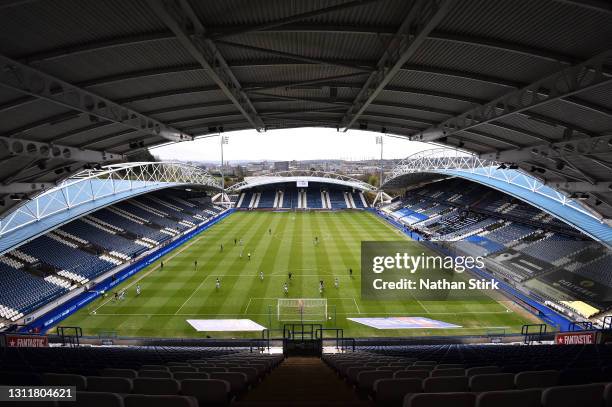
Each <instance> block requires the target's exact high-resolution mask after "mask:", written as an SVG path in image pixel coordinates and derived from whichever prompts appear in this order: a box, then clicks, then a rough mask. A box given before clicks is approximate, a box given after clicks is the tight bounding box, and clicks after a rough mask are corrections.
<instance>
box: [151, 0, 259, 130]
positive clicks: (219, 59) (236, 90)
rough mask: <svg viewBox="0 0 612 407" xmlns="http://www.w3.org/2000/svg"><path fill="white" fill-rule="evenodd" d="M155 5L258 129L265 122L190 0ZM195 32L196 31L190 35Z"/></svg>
mask: <svg viewBox="0 0 612 407" xmlns="http://www.w3.org/2000/svg"><path fill="white" fill-rule="evenodd" d="M148 3H149V4H150V6H151V8H152V9H153V11H154V12H155V14H157V16H158V17H159V18H160V19H161V20H162V21H163V22H164V24H165V25H166V26H167V27H168V28H169V29H170V30H171V31H172V32H173V33H174V35H175V36H176V38H177V39H178V41H179V42H180V43H181V45H182V46H183V47H184V48H185V49H186V50H187V52H189V54H191V56H192V57H193V58H194V59H195V60H196V61H198V63H199V64H200V65H201V66H202V67H203V68H204V69H205V70H206V73H207V74H208V75H209V76H210V78H211V79H212V80H213V81H214V82H215V83H216V84H217V85H218V86H219V88H221V91H223V93H224V94H225V95H226V96H227V97H228V98H229V99H230V100H231V101H232V103H233V104H234V105H235V106H236V107H237V108H238V110H239V111H240V113H242V115H243V116H244V117H245V118H246V119H247V121H248V122H249V123H251V125H252V126H253V128H255V129H256V130H257V131H260V130H262V129H263V127H264V124H263V121H262V120H261V118H260V117H259V115H258V114H257V110H256V109H255V107H254V106H253V104H252V103H251V101H250V99H249V97H248V96H247V95H246V93H245V92H243V90H242V87H241V85H240V83H239V82H238V79H236V77H235V76H234V74H233V73H232V71H231V69H230V68H229V66H228V64H227V62H226V61H225V59H224V58H223V56H222V55H221V54H220V53H219V50H218V49H217V47H216V46H215V44H214V43H213V42H212V41H211V40H210V39H206V38H205V36H206V29H205V27H204V26H203V25H202V23H201V22H200V20H199V18H198V16H197V15H196V14H195V12H194V11H193V9H192V8H191V6H190V5H189V2H188V1H187V0H167V1H164V0H149V1H148ZM191 32H195V35H190V33H191Z"/></svg>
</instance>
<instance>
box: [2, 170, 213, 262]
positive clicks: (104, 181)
mask: <svg viewBox="0 0 612 407" xmlns="http://www.w3.org/2000/svg"><path fill="white" fill-rule="evenodd" d="M179 185H199V186H205V187H208V188H211V189H219V190H220V189H221V184H220V183H219V182H218V181H217V180H216V179H215V178H213V177H212V176H211V175H210V174H208V172H206V171H204V170H203V169H201V168H198V167H195V166H191V165H187V164H182V163H174V162H132V163H124V164H112V165H107V166H104V167H101V169H99V170H84V171H81V172H79V173H77V174H76V175H74V176H73V177H71V178H68V179H66V180H65V181H63V182H62V183H61V184H59V185H57V186H55V187H53V188H51V189H48V190H46V191H43V192H42V193H40V194H39V195H38V196H36V197H35V198H33V199H32V200H31V201H29V202H28V203H26V204H24V205H21V206H19V207H18V208H16V209H15V210H14V211H13V212H11V213H9V214H8V215H6V216H5V217H3V218H1V219H0V238H1V242H0V253H2V252H3V251H5V250H7V249H8V248H10V247H13V246H14V245H15V244H18V243H21V242H22V241H24V240H27V239H31V238H33V237H36V236H39V235H41V234H42V233H45V232H47V231H49V230H52V229H54V228H55V227H57V226H60V225H62V224H64V223H66V222H68V221H70V220H72V219H74V218H76V217H79V216H82V215H84V214H86V213H89V212H92V211H94V210H96V209H99V208H102V207H104V206H107V205H110V204H112V203H114V202H117V201H121V200H124V199H127V198H130V197H133V196H136V195H141V194H143V193H147V192H151V191H155V190H158V189H164V188H168V187H172V186H179ZM26 229H27V230H26Z"/></svg>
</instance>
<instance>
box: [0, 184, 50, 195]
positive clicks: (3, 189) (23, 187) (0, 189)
mask: <svg viewBox="0 0 612 407" xmlns="http://www.w3.org/2000/svg"><path fill="white" fill-rule="evenodd" d="M54 186H55V184H54V183H52V182H33V183H29V182H14V183H12V184H8V185H2V184H0V194H28V193H31V192H37V191H42V190H45V189H51V188H53V187H54Z"/></svg>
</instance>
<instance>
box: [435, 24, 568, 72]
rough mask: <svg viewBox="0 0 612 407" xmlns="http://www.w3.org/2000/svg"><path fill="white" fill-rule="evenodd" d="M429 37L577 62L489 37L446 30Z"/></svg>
mask: <svg viewBox="0 0 612 407" xmlns="http://www.w3.org/2000/svg"><path fill="white" fill-rule="evenodd" d="M429 38H430V39H431V40H436V41H444V42H452V43H456V44H465V45H474V46H479V47H483V48H489V49H496V50H500V51H504V52H512V53H515V54H521V55H527V56H530V57H534V58H539V59H543V60H547V61H551V62H558V63H561V64H566V65H573V64H575V63H576V62H577V61H576V59H575V58H572V57H569V56H567V55H561V54H557V53H553V52H550V51H547V50H543V49H536V48H531V47H528V46H525V45H521V44H514V43H509V42H503V41H499V40H493V39H489V38H478V37H473V36H467V35H461V34H456V33H450V32H445V31H434V32H432V33H431V34H430V35H429Z"/></svg>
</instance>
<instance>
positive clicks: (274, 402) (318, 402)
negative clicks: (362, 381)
mask: <svg viewBox="0 0 612 407" xmlns="http://www.w3.org/2000/svg"><path fill="white" fill-rule="evenodd" d="M372 405H373V404H371V403H370V402H369V401H366V400H360V399H359V397H358V396H357V395H356V394H355V392H354V391H353V389H352V388H351V387H350V386H349V385H348V384H347V383H346V382H344V381H342V380H341V379H340V378H339V377H338V375H337V374H335V373H334V371H333V370H332V369H330V368H329V367H328V366H327V365H326V364H325V363H323V361H322V360H321V359H320V358H317V357H290V358H287V359H285V360H284V361H283V362H282V363H281V364H280V366H279V367H278V368H276V369H274V370H273V371H272V373H270V375H269V376H268V377H266V378H265V379H264V380H263V381H262V382H261V383H260V384H259V386H257V387H256V388H255V389H253V390H252V391H250V392H249V393H247V394H246V396H245V397H244V398H242V399H241V400H240V401H239V402H236V403H234V404H232V406H236V407H260V406H261V407H263V406H273V407H281V406H298V407H307V406H313V407H314V406H317V407H340V406H347V407H369V406H372Z"/></svg>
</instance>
